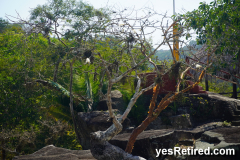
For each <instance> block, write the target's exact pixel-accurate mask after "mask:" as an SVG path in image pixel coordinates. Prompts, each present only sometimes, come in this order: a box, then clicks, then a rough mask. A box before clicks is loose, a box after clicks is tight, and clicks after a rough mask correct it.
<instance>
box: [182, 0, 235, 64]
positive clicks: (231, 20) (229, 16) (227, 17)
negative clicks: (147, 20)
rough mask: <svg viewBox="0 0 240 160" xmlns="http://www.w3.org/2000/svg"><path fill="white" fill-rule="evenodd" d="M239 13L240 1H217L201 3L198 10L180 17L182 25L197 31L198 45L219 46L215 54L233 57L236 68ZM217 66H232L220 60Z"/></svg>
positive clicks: (232, 62)
mask: <svg viewBox="0 0 240 160" xmlns="http://www.w3.org/2000/svg"><path fill="white" fill-rule="evenodd" d="M239 13H240V1H239V0H217V1H213V2H211V3H210V4H206V3H204V2H201V3H200V6H199V7H198V9H197V10H194V11H192V12H187V13H186V14H185V15H180V16H181V17H182V18H183V20H182V24H184V25H185V26H187V27H191V28H193V29H194V30H196V32H197V34H198V37H197V42H198V44H205V43H206V44H208V45H209V46H211V47H212V46H213V45H217V46H218V48H217V50H216V52H215V53H216V54H223V55H226V54H228V55H232V59H231V60H232V61H231V65H232V66H234V65H235V64H236V63H237V62H238V59H239V56H238V55H239V46H240V44H239V42H240V38H239V31H240V23H239V22H240V21H239V20H240V19H239V17H240V15H239ZM216 64H222V65H224V64H225V65H228V66H229V65H230V64H227V63H226V61H221V60H220V59H218V62H216ZM222 65H221V66H222Z"/></svg>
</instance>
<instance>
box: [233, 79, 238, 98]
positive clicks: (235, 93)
mask: <svg viewBox="0 0 240 160" xmlns="http://www.w3.org/2000/svg"><path fill="white" fill-rule="evenodd" d="M232 86H233V95H232V98H235V99H237V85H236V84H234V83H233V84H232Z"/></svg>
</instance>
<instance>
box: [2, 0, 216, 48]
mask: <svg viewBox="0 0 240 160" xmlns="http://www.w3.org/2000/svg"><path fill="white" fill-rule="evenodd" d="M203 1H204V0H175V12H176V13H185V12H186V11H192V10H194V9H197V8H198V6H199V3H200V2H203ZM212 1H213V0H205V2H206V3H207V4H209V3H210V2H212ZM47 2H48V0H0V17H1V18H6V17H5V16H6V15H11V16H15V17H17V13H19V15H20V16H21V18H22V19H24V20H27V19H28V18H29V17H30V13H29V11H30V10H31V9H33V8H35V7H36V6H37V5H43V4H45V3H47ZM83 2H87V3H88V4H90V5H92V6H94V7H95V8H103V7H108V8H110V9H116V10H117V11H118V10H122V9H125V8H130V9H135V10H137V9H141V8H145V7H148V8H151V9H154V10H155V11H157V12H158V13H163V14H164V13H166V12H167V15H168V16H171V15H172V14H173V0H83ZM16 12H17V13H16ZM160 34H161V33H156V34H154V35H153V36H152V39H153V41H154V43H157V44H158V43H159V41H161V40H162V37H161V36H159V35H160ZM159 37H160V38H159ZM163 47H164V46H163ZM167 48H168V47H167ZM163 49H166V46H165V47H164V48H163Z"/></svg>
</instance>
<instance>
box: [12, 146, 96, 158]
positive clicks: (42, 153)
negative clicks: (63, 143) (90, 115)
mask: <svg viewBox="0 0 240 160" xmlns="http://www.w3.org/2000/svg"><path fill="white" fill-rule="evenodd" d="M66 159H71V160H96V159H95V158H94V157H93V156H92V154H91V152H90V150H69V149H65V148H60V147H55V146H53V145H48V146H46V147H43V148H42V149H40V150H38V151H36V152H34V153H33V154H29V155H23V156H16V157H14V158H13V160H66Z"/></svg>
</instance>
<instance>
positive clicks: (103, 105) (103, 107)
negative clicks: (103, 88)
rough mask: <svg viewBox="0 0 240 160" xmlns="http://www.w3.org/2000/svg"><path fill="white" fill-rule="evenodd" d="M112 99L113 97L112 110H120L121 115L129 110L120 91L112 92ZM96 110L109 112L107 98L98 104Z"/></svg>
mask: <svg viewBox="0 0 240 160" xmlns="http://www.w3.org/2000/svg"><path fill="white" fill-rule="evenodd" d="M111 97H112V108H113V109H117V110H119V112H120V114H123V112H124V111H125V109H126V108H127V105H126V104H125V102H124V100H123V95H122V93H121V92H120V91H119V90H114V91H111ZM96 110H98V111H107V110H108V106H107V99H106V98H105V99H103V100H101V101H99V102H98V105H97V107H96Z"/></svg>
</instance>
